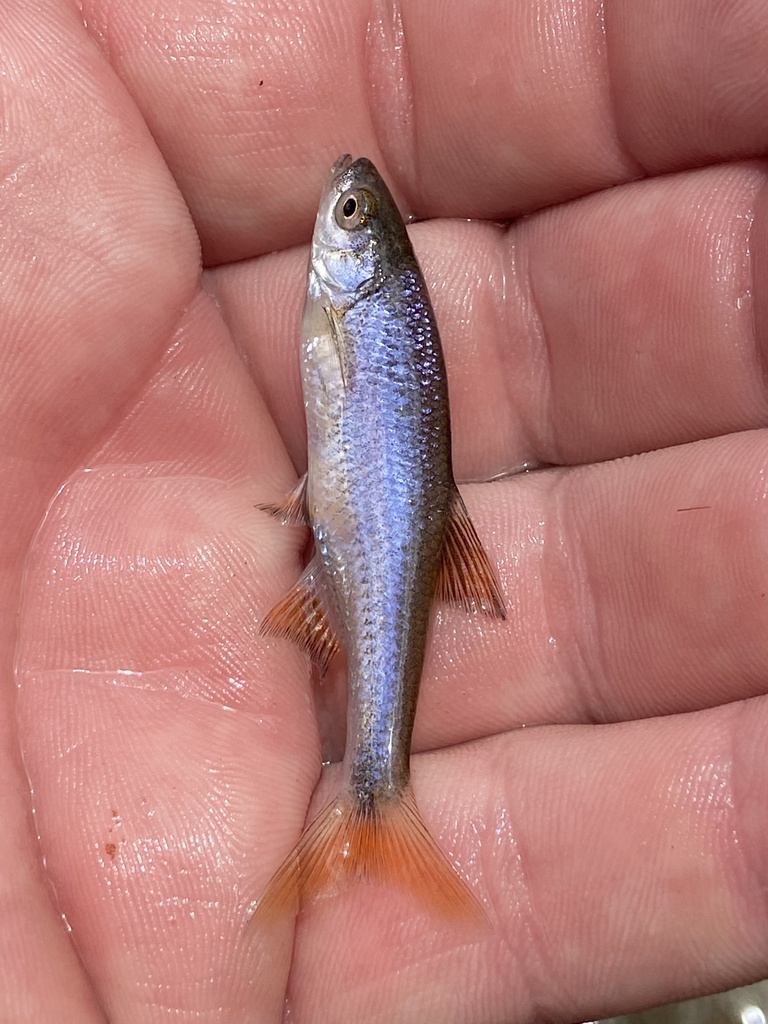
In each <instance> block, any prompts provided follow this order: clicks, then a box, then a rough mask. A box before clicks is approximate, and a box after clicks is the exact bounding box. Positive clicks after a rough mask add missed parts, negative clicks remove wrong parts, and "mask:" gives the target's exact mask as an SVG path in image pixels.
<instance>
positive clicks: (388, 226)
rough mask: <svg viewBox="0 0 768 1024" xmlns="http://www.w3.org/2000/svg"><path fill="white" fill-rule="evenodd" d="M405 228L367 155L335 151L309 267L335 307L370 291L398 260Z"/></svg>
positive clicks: (405, 239)
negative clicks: (354, 157) (337, 155)
mask: <svg viewBox="0 0 768 1024" xmlns="http://www.w3.org/2000/svg"><path fill="white" fill-rule="evenodd" d="M403 243H404V244H405V245H406V246H407V245H408V244H409V243H408V241H407V234H406V230H405V225H404V223H403V219H402V217H401V216H400V212H399V210H398V209H397V204H396V203H395V201H394V199H393V198H392V195H391V193H390V191H389V189H388V188H387V186H386V185H385V184H384V181H383V179H382V178H381V176H380V174H379V172H378V171H377V170H376V168H375V167H374V165H373V164H372V163H371V161H370V160H368V159H366V158H365V157H360V158H359V159H358V160H353V159H352V157H351V156H349V155H348V154H345V155H344V156H341V157H339V159H338V160H337V161H336V163H335V164H334V165H333V167H332V168H331V173H330V175H329V177H328V180H327V181H326V184H325V188H324V189H323V194H322V198H321V200H320V206H319V209H318V213H317V220H316V222H315V231H314V235H313V238H312V251H311V255H310V272H311V273H314V275H315V276H316V278H317V283H318V285H319V287H320V290H322V291H324V292H325V293H326V295H327V296H328V298H329V299H330V300H331V302H332V303H333V304H334V305H335V306H337V307H338V308H343V307H344V306H346V305H349V304H351V303H354V301H355V300H356V299H357V298H359V297H360V295H362V294H366V293H368V292H370V291H373V290H374V289H375V288H376V287H377V286H378V284H379V283H380V282H381V281H382V280H383V279H384V278H385V277H386V276H387V274H388V271H389V269H390V266H392V265H393V264H395V263H396V260H397V258H398V255H399V254H400V252H401V249H402V246H403Z"/></svg>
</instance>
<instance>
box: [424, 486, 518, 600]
mask: <svg viewBox="0 0 768 1024" xmlns="http://www.w3.org/2000/svg"><path fill="white" fill-rule="evenodd" d="M437 596H438V598H439V599H440V600H442V601H447V602H449V603H451V604H457V605H459V606H460V607H462V608H466V609H467V611H479V612H483V613H484V614H485V615H489V616H491V617H492V618H495V619H505V618H506V617H507V610H506V608H505V606H504V597H503V595H502V593H501V588H500V587H499V583H498V580H497V579H496V573H495V572H494V571H493V566H492V565H491V561H490V559H489V558H488V555H487V554H486V552H485V548H484V547H483V545H482V542H481V540H480V538H479V537H478V535H477V531H476V530H475V527H474V526H473V524H472V520H471V519H470V518H469V512H467V506H466V505H465V504H464V499H463V498H462V497H461V495H460V494H459V491H458V488H456V487H455V486H454V490H453V499H452V502H451V513H450V518H449V520H448V528H447V530H446V533H445V540H444V541H443V551H442V558H441V562H440V575H439V577H438V581H437Z"/></svg>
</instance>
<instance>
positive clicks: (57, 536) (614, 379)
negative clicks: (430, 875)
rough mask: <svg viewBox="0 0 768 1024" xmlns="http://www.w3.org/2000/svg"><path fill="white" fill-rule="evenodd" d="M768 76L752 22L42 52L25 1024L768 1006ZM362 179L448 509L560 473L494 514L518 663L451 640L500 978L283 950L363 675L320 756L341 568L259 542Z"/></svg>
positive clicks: (134, 30) (90, 5) (35, 99)
mask: <svg viewBox="0 0 768 1024" xmlns="http://www.w3.org/2000/svg"><path fill="white" fill-rule="evenodd" d="M433 7H434V8H435V10H434V11H433ZM438 7H439V12H438V13H437V14H436V11H437V9H438ZM561 7H562V8H563V11H562V12H560V8H561ZM534 13H535V15H536V16H535V17H534V16H532V15H533V14H534ZM83 22H85V23H86V24H85V26H84V24H83ZM766 47H768V7H766V5H765V4H764V3H762V0H732V2H731V3H729V4H727V5H723V4H715V3H714V2H702V0H680V2H679V3H675V4H669V3H668V2H667V0H637V2H633V3H632V4H627V3H624V2H621V0H617V2H612V0H606V2H605V4H604V7H603V6H602V5H601V4H600V3H599V2H598V0H576V2H575V3H573V4H569V5H564V4H560V3H556V2H552V0H542V2H541V3H540V4H538V5H530V4H525V3H518V4H512V3H510V4H504V3H491V2H489V0H486V2H482V0H477V2H475V3H467V4H455V5H437V4H432V3H431V2H429V0H427V2H423V0H402V2H401V4H400V5H399V6H398V8H397V9H395V10H393V9H392V7H391V5H389V4H387V3H385V2H384V0H371V2H370V3H369V4H361V3H359V2H358V0H343V2H340V3H339V2H333V3H330V2H328V3H321V0H315V2H314V3H313V2H311V0H299V2H298V3H295V4H291V3H290V2H289V0H281V2H278V3H271V4H267V3H265V2H262V0H255V2H254V3H253V4H251V3H246V2H234V3H224V2H217V0H205V2H204V3H203V2H195V0H176V3H175V4H168V3H167V2H166V0H159V2H158V0H152V2H151V3H150V2H149V0H138V2H131V3H128V2H126V0H82V10H77V9H76V8H75V7H74V5H70V4H67V3H65V2H64V0H41V2H39V3H34V4H33V3H32V2H31V0H8V2H6V3H5V4H4V6H3V30H2V35H1V36H0V57H1V58H2V68H3V76H2V77H0V96H1V97H2V110H3V118H4V122H3V132H2V171H3V174H2V185H0V211H1V217H0V222H1V223H2V225H3V227H2V234H1V235H0V267H1V268H2V277H1V278H0V280H2V302H1V303H0V328H1V329H0V338H1V339H2V341H1V342H0V345H1V348H0V358H2V368H1V369H0V381H1V382H2V384H1V385H0V386H1V388H2V390H1V391H0V438H2V447H1V448H0V451H1V452H2V480H3V487H2V489H0V517H1V519H0V587H1V589H0V602H1V603H0V608H1V609H2V614H1V615H0V629H1V630H2V633H1V634H0V645H1V646H0V650H1V651H2V700H3V710H2V714H0V778H2V780H3V784H2V787H1V788H0V822H2V829H0V905H1V906H2V913H1V914H0V1017H2V1018H3V1019H8V1020H13V1021H14V1022H16V1024H22V1022H32V1021H35V1022H38V1021H41V1020H55V1021H57V1022H59V1024H70V1022H72V1024H74V1022H77V1024H95V1022H103V1021H107V1020H109V1021H110V1022H111V1024H126V1022H130V1024H134V1022H136V1024H139V1022H140V1024H144V1022H154V1021H166V1020H170V1019H173V1020H174V1021H175V1022H178V1024H180V1022H185V1021H190V1022H191V1021H194V1022H195V1024H203V1022H214V1021H215V1022H217V1024H218V1022H221V1024H227V1022H238V1024H242V1022H256V1021H258V1022H262V1021H263V1022H276V1021H279V1020H281V1019H283V1018H284V1017H285V1018H286V1019H290V1020H291V1021H293V1022H301V1024H304V1022H311V1024H324V1022H338V1021H352V1020H358V1021H366V1022H377V1021H391V1020H393V1019H396V1020H398V1021H399V1022H402V1024H408V1022H424V1021H428V1022H432V1021H434V1022H440V1024H454V1022H464V1024H473V1022H480V1021H483V1022H498V1024H503V1022H508V1021H511V1020H514V1021H516V1022H525V1021H535V1020H543V1019H546V1020H562V1021H569V1022H572V1021H573V1020H576V1019H586V1018H591V1017H593V1016H597V1015H600V1014H606V1013H608V1012H618V1011H621V1010H628V1009H631V1008H633V1007H638V1006H641V1005H647V1004H654V1003H660V1002H664V1001H667V1000H670V999H672V998H675V997H681V996H691V995H694V994H697V993H700V992H704V991H709V990H713V989H718V988H725V987H727V986H731V985H735V984H737V983H741V982H746V981H750V980H754V979H756V978H758V977H761V976H764V975H766V974H768V954H767V953H766V950H767V949H768V941H767V940H768V909H767V907H766V900H765V892H766V885H767V883H768V878H767V877H766V872H767V871H768V868H767V867H766V865H767V864H768V861H766V858H765V856H764V851H765V848H766V843H767V842H768V816H767V815H766V805H765V799H764V797H765V793H766V789H767V786H768V762H766V759H765V757H764V751H765V742H764V737H765V734H766V728H767V727H768V701H767V699H766V696H765V690H766V678H768V628H767V627H768V597H767V596H766V595H767V594H768V544H767V540H768V534H767V529H768V528H767V526H766V524H767V523H768V516H766V502H767V500H768V499H767V496H768V486H767V485H766V470H767V467H768V436H767V435H766V424H767V422H768V395H767V394H766V376H765V360H766V266H767V256H768V252H767V251H766V250H767V244H766V231H767V223H766V168H765V165H764V164H761V163H759V162H757V160H756V159H755V158H757V157H761V156H762V155H763V154H764V147H765V139H766V138H768V134H767V132H766V129H767V128H768V125H767V124H766V113H765V111H766V110H767V109H768V105H767V104H766V99H767V94H768V63H766V61H765V59H764V54H765V52H766ZM382 54H383V55H384V56H382ZM343 151H351V152H353V153H355V154H366V155H368V156H369V157H371V158H372V159H373V160H374V161H375V162H376V164H377V166H379V168H380V169H381V171H382V173H383V174H384V175H385V176H386V177H387V179H388V180H389V181H390V182H391V184H392V185H393V187H394V189H395V191H396V193H397V194H398V196H399V198H400V201H401V202H402V204H403V206H404V207H405V208H406V209H409V210H411V211H412V212H413V214H414V215H415V216H417V217H418V218H420V219H424V220H425V221H426V222H425V223H423V224H418V225H417V226H416V227H415V228H414V229H413V239H414V244H415V246H416V249H417V252H418V254H419V257H420V259H421V261H422V263H423V266H424V270H425V274H426V277H427V280H428V283H429V284H430V286H431V288H432V292H433V297H434V302H435V306H436V312H437V317H438V320H439V322H440V324H441V327H442V332H443V341H444V345H445V348H446V358H447V363H448V371H449V378H450V387H451V394H452V409H453V422H454V447H455V469H456V475H457V477H458V479H459V480H467V479H481V478H484V477H489V476H493V475H498V474H503V473H505V472H509V471H510V470H512V469H513V468H514V467H515V466H517V465H519V464H520V463H521V462H523V461H525V460H530V459H537V460H540V461H542V462H545V463H548V464H550V465H551V466H552V467H553V468H551V469H549V470H546V471H544V472H542V473H537V474H529V475H526V476H524V477H518V478H516V479H506V480H502V481H499V482H495V483H492V484H478V485H472V486H468V487H466V488H465V490H464V493H465V496H466V499H467V502H468V505H469V508H470V512H471V514H472V516H473V518H474V521H475V523H476V524H477V527H478V530H479V532H480V534H481V536H482V537H483V539H484V541H485V542H486V544H487V546H488V548H489V551H490V552H491V554H492V557H493V558H494V560H495V561H496V563H497V564H498V566H499V573H500V577H501V580H502V584H503V587H504V590H505V593H506V595H507V598H508V604H509V607H510V612H511V614H510V616H509V620H508V621H507V622H506V623H499V624H496V623H492V624H489V623H488V622H487V621H482V622H481V621H478V620H474V619H472V618H471V617H469V616H466V615H463V614H462V613H461V612H458V611H457V612H453V611H450V612H448V611H445V610H441V611H440V612H439V614H438V615H437V617H436V625H435V630H434V639H433V643H432V647H431V651H430V655H429V658H428V664H427V669H426V673H425V679H424V685H423V689H422V701H421V705H420V709H419V715H418V717H417V724H416V735H415V746H416V749H417V750H421V751H424V753H423V754H421V755H417V756H416V757H415V758H414V780H415V788H416V791H417V795H418V799H419V804H420V806H421V807H422V809H423V812H424V816H425V819H426V820H427V823H428V825H429V827H430V829H431V831H432V832H433V833H434V834H435V835H436V836H437V837H439V838H440V841H441V842H442V844H443V846H444V847H445V848H446V850H448V852H449V854H450V855H451V857H452V858H453V859H454V860H455V861H456V862H457V863H458V864H459V865H461V868H462V871H463V872H464V874H465V876H466V877H467V878H468V879H469V881H470V882H471V884H472V886H473V888H474V890H475V892H476V893H477V894H478V896H479V898H480V899H481V900H482V901H483V903H484V905H485V906H486V908H487V911H488V915H489V919H490V924H489V927H488V929H487V931H486V932H484V933H482V934H464V933H462V932H461V931H460V930H457V929H455V928H452V927H450V926H449V925H447V924H446V923H444V922H442V921H441V920H436V919H435V918H434V917H433V916H430V914H429V913H427V912H425V911H423V910H422V908H420V907H416V906H413V905H412V904H411V903H410V902H409V901H408V900H407V899H404V898H403V897H401V896H400V895H398V894H397V893H393V892H389V891H386V890H378V889H374V888H361V887H358V888H356V889H353V890H351V891H348V892H345V893H343V894H341V895H339V896H338V897H337V898H331V899H326V900H322V901H320V902H318V903H316V904H315V905H314V906H312V907H309V908H306V909H305V911H304V912H303V913H302V915H301V916H300V918H299V920H298V922H297V926H296V929H295V931H294V927H293V922H291V921H286V922H285V923H284V924H283V925H282V926H278V927H277V929H276V931H275V932H274V933H273V934H271V935H270V936H268V937H266V936H264V935H263V934H259V933H258V932H255V933H246V932H244V922H245V920H246V917H247V911H248V905H249V902H250V900H252V899H253V898H254V897H255V896H257V895H258V894H259V893H260V892H261V891H262V890H263V887H264V885H265V883H266V880H267V878H268V877H269V875H270V873H271V872H272V871H273V870H274V868H275V867H276V865H277V863H278V862H279V861H280V859H281V857H282V856H283V855H284V854H285V852H286V850H287V849H288V848H289V847H290V845H291V843H292V842H293V841H294V840H295V838H296V836H297V835H298V833H299V831H300V829H301V826H302V823H303V821H304V819H305V816H306V814H307V813H311V809H310V804H311V801H314V803H312V804H311V806H312V807H314V808H315V809H316V808H317V806H318V805H319V803H320V802H322V800H323V799H324V798H325V796H327V795H328V793H329V791H330V790H331V789H332V788H333V784H334V782H333V778H334V772H335V769H334V767H333V766H330V767H329V768H328V769H327V770H326V771H325V772H324V775H325V776H326V778H324V779H323V780H322V784H321V790H323V791H322V792H317V793H315V795H314V797H313V792H314V791H315V786H316V783H317V781H318V775H319V763H320V759H321V755H322V752H323V751H325V753H326V754H327V755H328V756H330V757H336V756H337V755H338V751H339V749H340V747H341V745H342V742H343V737H342V735H341V729H342V721H343V713H342V712H343V709H342V707H341V704H342V700H341V697H340V696H339V695H340V694H341V693H342V692H343V678H342V675H343V673H342V669H341V668H337V669H336V671H335V673H332V674H331V676H330V677H329V679H328V680H327V681H326V683H325V684H324V686H323V688H322V690H320V691H319V693H320V696H319V697H318V699H317V707H315V704H314V702H313V684H312V680H311V675H310V672H309V668H308V665H307V662H306V660H305V659H304V657H303V656H302V655H301V654H300V653H299V652H298V651H295V650H294V649H293V648H291V647H289V646H287V645H286V644H285V643H281V642H278V641H269V642H267V641H265V640H263V639H262V638H260V637H259V635H258V619H259V618H260V616H261V615H263V613H264V611H265V610H266V608H267V607H269V605H270V604H271V603H272V602H273V601H274V600H275V599H276V598H277V597H278V596H279V595H280V594H281V593H283V592H284V591H285V589H286V588H287V586H288V585H289V584H290V583H291V582H292V581H293V580H294V579H295V578H296V575H297V573H298V571H299V566H300V560H301V557H302V551H301V546H302V538H301V535H300V534H298V533H297V532H296V531H295V530H292V529H290V528H285V529H283V528H281V527H280V526H279V525H277V524H275V523H274V522H272V521H270V520H268V519H267V518H266V517H265V516H263V515H261V514H259V513H258V512H256V511H255V510H254V508H253V506H254V504H255V503H257V502H260V501H273V500H276V499H278V498H279V497H280V495H281V494H282V493H283V492H284V491H286V490H287V489H288V488H289V487H290V486H291V485H292V484H293V482H294V481H295V476H296V473H297V472H301V471H302V470H303V463H304V457H305V456H304V439H303V429H304V428H303V416H302V407H301V400H300V389H299V381H298V360H297V347H298V320H299V315H300V308H301V302H302V297H303V292H304V287H305V280H304V271H305V264H306V244H307V242H308V239H309V236H310V232H311V228H312V222H313V217H314V213H315V207H316V203H317V199H318V196H319V191H320V187H321V184H322V181H323V179H324V176H325V174H326V173H327V170H328V167H329V166H330V164H331V162H332V161H333V159H334V158H335V157H336V156H337V155H338V153H340V152H343ZM608 186H617V187H616V188H609V187H608ZM521 213H530V214H531V216H530V217H529V218H527V219H525V220H523V221H514V222H513V223H511V224H509V223H508V222H509V221H510V220H512V218H514V217H516V216H517V215H518V214H521ZM466 218H473V219H472V220H471V221H467V220H466ZM200 251H202V259H203V263H204V265H205V266H206V267H208V268H209V269H208V270H207V271H206V272H205V273H204V275H203V277H202V282H201V277H200V272H199V271H200V262H199V261H200ZM642 453H647V454H642ZM625 456H636V457H634V458H625ZM318 723H319V724H318ZM523 723H524V724H525V725H527V726H529V728H527V729H525V730H519V729H518V728H517V727H518V726H519V725H521V724H523ZM531 726H540V728H535V729H534V728H530V727H531ZM466 741H474V742H471V743H469V744H467V742H466ZM430 751H431V752H430ZM30 783H31V786H32V787H33V791H34V795H30ZM33 810H34V812H35V816H34V817H33V816H32V811H33ZM37 834H39V836H40V839H39V840H38V838H37ZM44 858H45V859H44ZM62 913H63V914H65V915H66V919H67V920H68V922H69V924H70V926H71V929H72V931H71V935H70V934H68V933H67V932H66V930H65V929H64V928H63V926H62V923H61V917H60V915H61V914H62Z"/></svg>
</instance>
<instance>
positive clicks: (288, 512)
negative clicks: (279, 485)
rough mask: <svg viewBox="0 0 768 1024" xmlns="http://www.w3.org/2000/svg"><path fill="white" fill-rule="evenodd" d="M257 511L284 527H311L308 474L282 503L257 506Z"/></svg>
mask: <svg viewBox="0 0 768 1024" xmlns="http://www.w3.org/2000/svg"><path fill="white" fill-rule="evenodd" d="M256 508H257V509H259V510H260V511H261V512H266V513H267V514H268V515H270V516H272V518H273V519H277V520H278V521H279V522H281V523H282V524H283V526H309V513H308V512H307V474H306V473H305V474H304V476H303V477H302V478H301V480H299V482H298V483H297V484H296V486H295V487H294V488H293V490H292V491H290V492H289V493H288V494H287V495H286V496H285V498H283V500H282V501H278V502H274V503H272V502H267V503H265V504H262V505H257V506H256Z"/></svg>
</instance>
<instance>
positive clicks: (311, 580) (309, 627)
mask: <svg viewBox="0 0 768 1024" xmlns="http://www.w3.org/2000/svg"><path fill="white" fill-rule="evenodd" d="M323 589H324V588H323V584H322V569H321V567H320V563H319V562H318V561H317V559H315V558H313V559H312V561H311V562H310V563H309V565H308V566H307V568H306V569H305V570H304V573H303V575H302V576H301V578H300V579H299V581H298V582H297V583H295V584H294V586H292V587H291V589H290V590H289V591H288V593H287V594H286V595H285V597H284V598H283V599H282V600H281V601H278V602H277V604H276V605H275V606H274V607H273V608H272V609H271V610H270V611H269V612H268V613H267V615H265V617H264V619H263V620H262V623H261V627H260V630H259V631H260V632H261V634H262V636H277V637H284V638H285V639H286V640H292V641H293V643H295V644H298V646H299V647H301V648H302V650H304V651H306V652H307V654H308V655H309V656H310V658H311V659H312V661H314V662H315V663H316V664H317V665H318V667H319V669H320V671H321V672H322V673H324V672H325V671H326V670H327V668H328V665H329V663H330V661H331V659H332V658H333V657H334V656H335V655H336V654H337V653H338V650H339V641H338V638H337V637H336V633H335V631H334V629H333V626H332V625H331V622H330V619H329V615H328V612H327V608H326V606H327V599H326V598H324V595H323Z"/></svg>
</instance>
